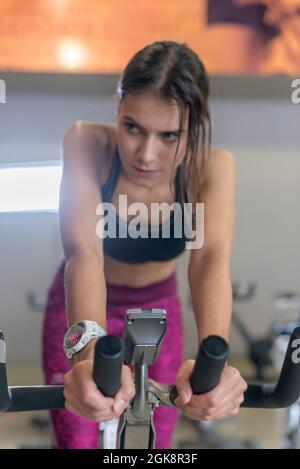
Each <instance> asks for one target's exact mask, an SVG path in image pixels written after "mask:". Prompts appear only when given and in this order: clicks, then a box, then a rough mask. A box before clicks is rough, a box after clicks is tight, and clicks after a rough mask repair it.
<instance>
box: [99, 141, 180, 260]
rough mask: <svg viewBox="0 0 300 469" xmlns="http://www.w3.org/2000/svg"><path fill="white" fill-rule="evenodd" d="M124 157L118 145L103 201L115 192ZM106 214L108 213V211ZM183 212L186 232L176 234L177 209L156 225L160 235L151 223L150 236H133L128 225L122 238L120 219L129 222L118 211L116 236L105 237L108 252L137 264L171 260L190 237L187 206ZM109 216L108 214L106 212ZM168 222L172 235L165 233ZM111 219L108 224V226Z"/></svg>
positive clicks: (107, 199) (105, 248)
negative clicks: (185, 211) (186, 215)
mask: <svg viewBox="0 0 300 469" xmlns="http://www.w3.org/2000/svg"><path fill="white" fill-rule="evenodd" d="M120 164H121V163H120V157H119V152H118V149H116V152H115V155H114V161H113V164H112V168H111V171H110V175H109V177H108V180H107V181H106V182H105V184H104V185H103V186H102V187H101V193H102V201H103V202H110V201H111V198H112V195H113V193H114V190H115V187H116V184H117V181H118V176H119V172H120ZM178 174H179V173H178V172H177V174H176V202H177V201H179V187H178V185H179V184H178V183H179V179H178ZM104 214H105V213H104ZM180 215H181V222H182V225H181V226H182V236H181V237H175V232H174V218H175V216H178V212H177V214H176V212H175V215H174V211H172V213H171V217H170V219H169V220H167V221H164V222H163V223H162V224H159V225H156V227H157V228H158V237H151V229H150V227H149V226H148V233H149V236H148V237H141V236H139V237H137V238H133V237H130V236H129V235H128V225H129V223H130V221H129V223H127V227H126V228H125V229H126V230H127V231H126V233H127V237H126V238H124V237H122V238H120V237H119V223H120V224H123V225H124V224H125V225H126V222H125V220H123V219H122V218H119V217H118V214H116V221H117V226H116V237H108V236H106V237H105V238H104V239H103V250H104V253H106V254H108V255H110V256H111V257H113V258H114V259H117V260H119V261H122V262H126V263H129V264H136V263H141V262H147V261H168V260H170V259H173V258H175V257H177V256H178V255H179V254H181V253H182V252H183V251H184V249H185V243H186V241H187V238H186V237H185V233H184V227H183V220H184V215H183V210H182V213H181V214H180ZM105 216H107V215H105ZM165 223H170V235H169V236H168V237H162V236H161V235H162V226H163V225H164V224H165ZM107 226H108V225H107V223H106V224H105V225H104V227H106V228H107Z"/></svg>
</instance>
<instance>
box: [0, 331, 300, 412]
mask: <svg viewBox="0 0 300 469" xmlns="http://www.w3.org/2000/svg"><path fill="white" fill-rule="evenodd" d="M228 353H229V347H228V345H227V343H226V341H225V340H224V339H222V338H221V337H218V336H210V337H208V338H207V339H205V340H204V341H203V342H202V344H201V345H200V347H199V350H198V353H197V357H196V361H195V366H194V369H193V372H192V375H191V386H192V389H193V392H194V394H201V393H205V392H208V391H210V390H211V389H213V388H214V387H215V386H216V385H217V384H218V383H219V380H220V376H221V373H222V370H223V367H224V365H225V362H226V360H227V357H228ZM123 357H124V347H123V341H122V339H120V338H119V337H116V336H112V335H107V336H105V337H102V338H101V339H99V340H98V342H97V344H96V346H95V355H94V368H93V378H94V380H95V382H96V384H97V386H98V388H99V390H100V391H101V392H102V393H103V394H104V395H105V396H107V397H113V396H114V395H115V394H116V393H117V391H118V390H119V388H120V379H121V369H122V365H123V362H124V358H123ZM177 395H178V394H177V389H176V386H172V387H171V389H170V401H171V402H172V403H174V400H175V399H176V397H177ZM299 395H300V327H298V328H296V329H294V331H293V333H292V334H291V336H290V340H289V344H288V348H287V351H286V355H285V359H284V363H283V366H282V370H281V373H280V377H279V380H278V382H277V384H264V385H257V384H249V385H248V389H247V390H246V392H245V394H244V402H243V403H242V407H256V408H282V407H288V406H291V405H292V404H293V403H294V402H295V401H296V400H297V399H298V398H299ZM63 407H64V395H63V386H8V384H7V375H6V350H5V341H4V336H3V333H2V332H1V331H0V412H19V411H29V410H46V409H58V408H63Z"/></svg>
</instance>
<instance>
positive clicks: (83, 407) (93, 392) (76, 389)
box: [64, 358, 135, 422]
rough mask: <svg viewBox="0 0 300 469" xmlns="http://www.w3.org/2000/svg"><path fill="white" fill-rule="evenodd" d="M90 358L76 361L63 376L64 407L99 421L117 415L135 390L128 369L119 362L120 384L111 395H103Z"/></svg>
mask: <svg viewBox="0 0 300 469" xmlns="http://www.w3.org/2000/svg"><path fill="white" fill-rule="evenodd" d="M92 373H93V359H92V358H87V359H83V360H81V361H79V362H77V363H76V364H75V365H74V366H73V368H72V369H71V370H70V371H69V372H68V373H66V374H65V376H64V386H65V387H64V397H65V408H66V409H68V410H69V411H71V412H73V413H74V414H76V415H80V416H82V417H85V418H87V419H89V420H94V421H96V422H102V421H104V420H110V419H113V418H115V417H120V415H122V414H123V412H124V410H125V409H126V408H127V406H128V404H129V402H130V400H131V399H132V398H133V396H134V394H135V386H134V382H133V379H132V375H131V370H130V368H129V367H128V366H127V365H123V366H122V373H121V387H120V389H119V391H118V393H117V394H116V396H115V397H114V398H111V397H105V396H104V395H103V394H102V393H101V392H100V391H99V390H98V388H97V386H96V384H95V382H94V380H93V377H92Z"/></svg>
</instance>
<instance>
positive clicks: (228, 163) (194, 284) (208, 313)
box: [188, 150, 236, 342]
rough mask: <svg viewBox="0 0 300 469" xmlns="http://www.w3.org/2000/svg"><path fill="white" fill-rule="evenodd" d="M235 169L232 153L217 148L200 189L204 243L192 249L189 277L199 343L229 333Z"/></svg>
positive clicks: (226, 336)
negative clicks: (212, 335) (209, 337)
mask: <svg viewBox="0 0 300 469" xmlns="http://www.w3.org/2000/svg"><path fill="white" fill-rule="evenodd" d="M235 192H236V168H235V162H234V158H233V156H232V155H231V154H230V153H229V152H226V151H223V150H214V151H212V152H211V156H210V158H209V160H208V163H207V169H206V174H205V183H204V186H203V190H202V192H201V202H203V203H204V245H203V247H202V248H200V249H194V250H192V252H191V257H190V262H189V267H188V280H189V285H190V289H191V296H192V306H193V311H194V314H195V318H196V324H197V333H198V340H199V342H201V341H202V339H203V338H204V337H206V336H208V335H211V334H216V335H220V336H222V337H224V338H225V339H226V340H227V339H228V336H229V329H230V321H231V313H232V282H231V275H230V257H231V251H232V243H233V232H234V222H235Z"/></svg>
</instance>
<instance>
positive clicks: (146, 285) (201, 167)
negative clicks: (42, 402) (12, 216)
mask: <svg viewBox="0 0 300 469" xmlns="http://www.w3.org/2000/svg"><path fill="white" fill-rule="evenodd" d="M208 97H209V83H208V77H207V74H206V71H205V68H204V66H203V64H202V62H201V60H200V59H199V57H198V56H197V55H196V54H195V53H194V52H193V51H192V50H191V49H190V48H189V47H188V46H187V45H186V44H180V43H177V42H174V41H159V42H155V43H153V44H150V45H148V46H146V47H144V48H143V49H142V50H140V51H139V52H137V53H136V54H135V55H134V57H133V58H132V59H131V60H130V62H129V63H128V65H127V66H126V68H125V70H124V72H123V74H122V76H121V79H120V82H119V86H118V89H117V94H116V104H117V122H116V126H113V125H109V124H102V123H99V124H98V123H97V124H95V123H92V124H91V123H83V122H76V123H74V124H73V125H72V126H71V127H70V128H69V129H68V130H67V132H66V134H65V138H64V170H63V177H62V184H61V193H60V226H61V236H62V243H63V249H64V254H65V260H64V261H63V263H62V264H61V266H60V268H59V270H58V272H57V274H56V276H55V279H54V282H53V284H52V286H51V288H50V290H49V296H48V304H47V308H46V312H45V321H44V328H43V364H44V370H45V376H46V381H47V383H48V384H56V383H59V382H64V384H65V398H66V409H67V410H56V411H52V412H51V417H52V423H53V428H54V433H55V437H56V441H55V443H54V446H55V447H56V448H96V447H97V439H98V423H97V422H100V421H103V420H109V419H111V418H114V417H118V416H120V415H121V414H122V413H123V411H124V409H125V408H126V407H127V406H128V403H129V401H130V399H131V398H132V397H133V396H134V392H135V391H134V384H133V380H132V376H131V370H130V368H129V367H128V366H127V365H124V366H123V369H122V378H121V381H122V383H121V389H120V391H119V392H118V394H117V396H115V398H114V399H113V398H106V397H104V396H103V395H102V394H101V393H100V392H99V391H98V390H97V388H96V386H95V384H94V382H93V379H92V364H93V349H94V345H95V342H96V340H97V339H96V338H93V339H91V340H90V341H89V342H88V343H87V345H85V346H84V347H83V348H82V349H81V350H80V351H78V352H77V353H74V355H73V357H72V360H73V366H72V365H71V364H70V363H68V360H67V358H66V356H65V354H64V350H63V340H64V337H65V334H66V332H67V330H68V327H70V326H72V325H74V324H75V323H77V322H78V321H82V320H87V321H94V322H95V323H97V324H98V325H99V326H100V327H101V328H102V329H104V330H105V331H107V332H108V333H113V334H116V335H119V336H121V335H122V330H123V324H124V317H125V312H126V310H127V309H129V308H143V307H144V308H151V307H158V308H164V309H165V310H166V312H167V319H168V327H167V333H166V336H165V339H164V343H163V346H162V349H161V353H160V356H159V358H158V360H157V362H156V363H155V364H154V365H151V366H150V367H149V377H150V378H152V379H155V380H156V381H159V382H161V383H176V384H177V387H178V389H179V390H180V391H182V392H181V393H180V396H179V397H178V398H177V400H176V404H177V406H178V407H176V408H175V407H174V408H171V407H160V408H158V409H156V410H155V412H154V423H155V426H156V431H157V439H156V448H170V447H172V444H173V433H174V429H175V426H176V423H177V418H178V410H180V411H182V412H183V413H184V414H186V415H187V416H188V417H190V418H192V419H204V420H208V419H220V418H224V417H226V416H229V415H235V414H236V413H237V412H238V410H239V406H240V404H241V402H242V401H243V392H244V391H245V389H246V383H245V381H244V380H243V379H242V377H241V376H240V374H239V372H238V371H237V370H236V369H234V368H232V367H230V366H226V367H225V369H224V371H223V374H222V378H221V382H220V384H219V385H218V386H217V387H216V388H215V389H214V390H213V391H211V392H209V393H206V394H204V395H201V396H196V395H193V394H192V390H191V387H190V384H189V377H190V374H191V370H192V368H193V364H194V360H186V361H184V355H183V332H184V329H183V328H184V324H183V320H182V312H181V304H180V300H179V295H178V290H177V284H176V274H175V268H176V257H177V256H178V255H179V254H180V253H182V252H183V250H184V249H185V246H186V244H185V242H186V238H185V236H182V237H181V238H177V237H176V236H175V234H174V231H173V232H172V230H170V233H171V234H170V236H169V238H168V239H166V238H163V237H162V236H159V237H156V238H154V237H153V238H151V237H148V238H145V237H135V238H134V237H129V236H128V237H127V238H122V237H116V238H114V237H113V236H110V237H106V238H104V239H102V237H101V236H99V233H98V230H97V229H96V227H97V224H98V223H99V215H97V213H98V211H97V207H98V208H99V206H100V207H101V205H100V204H102V203H103V202H111V203H112V204H113V205H114V206H115V207H118V200H119V195H126V196H127V203H128V205H129V206H130V204H132V203H136V202H139V203H143V204H144V206H145V207H146V208H147V209H149V210H148V213H149V218H148V219H147V222H148V223H149V226H150V222H151V217H150V214H151V204H152V203H154V202H158V203H162V202H165V203H167V204H169V205H171V204H172V203H174V202H175V201H176V202H178V203H181V204H183V202H185V201H188V202H190V203H192V204H193V207H196V205H195V204H196V203H204V213H205V217H204V239H205V242H204V244H203V246H202V247H199V248H197V249H191V250H190V260H189V266H188V271H187V275H188V280H189V285H190V289H191V295H192V304H193V311H194V315H195V327H196V330H197V336H198V340H199V342H200V341H202V339H203V338H204V337H206V336H207V335H210V334H218V335H220V336H222V337H224V338H225V339H228V334H229V327H230V318H231V309H232V287H231V277H230V257H231V250H232V240H233V230H234V205H235V184H236V182H235V164H234V159H233V157H232V155H231V154H230V153H229V152H227V151H224V150H221V149H211V148H210V140H211V135H210V114H209V109H208ZM182 206H183V205H182ZM96 212H97V213H96ZM118 215H120V216H118V218H117V219H118V220H119V221H120V220H122V219H123V218H125V217H126V216H127V218H128V220H129V223H130V221H131V219H132V217H130V216H129V215H128V213H127V214H124V213H122V214H121V213H118ZM121 215H122V216H121ZM174 217H175V216H174ZM174 217H173V218H172V217H170V218H169V219H162V220H161V222H162V224H161V225H159V230H161V226H162V225H163V224H164V223H165V222H169V223H170V226H172V224H174V223H175V218H174ZM123 222H124V220H123ZM196 223H197V217H196ZM196 229H198V227H196ZM160 233H161V231H160ZM190 320H191V321H193V318H192V317H191V318H190Z"/></svg>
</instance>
